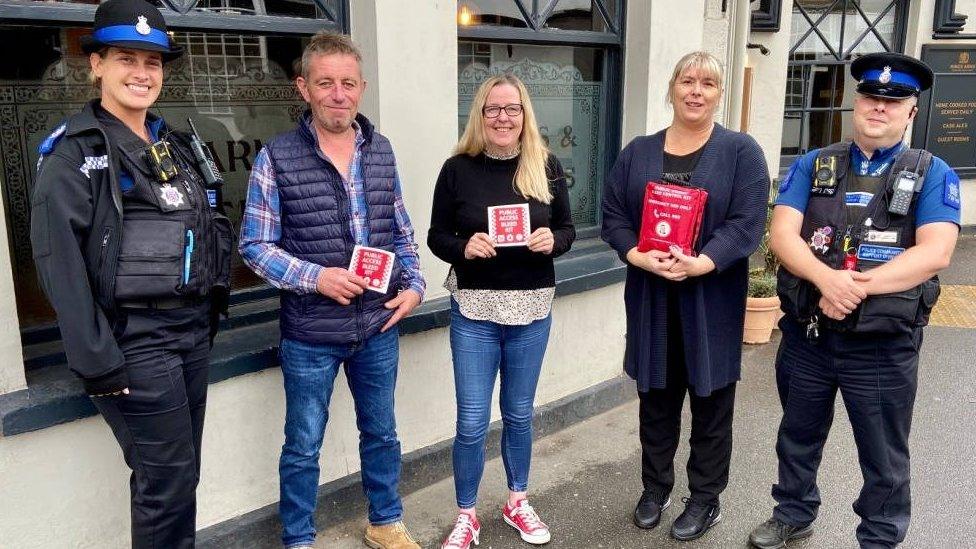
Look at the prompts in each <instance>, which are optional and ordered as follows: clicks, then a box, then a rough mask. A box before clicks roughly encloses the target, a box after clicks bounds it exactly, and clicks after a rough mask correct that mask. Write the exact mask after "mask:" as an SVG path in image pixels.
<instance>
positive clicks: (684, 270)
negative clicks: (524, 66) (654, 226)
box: [627, 246, 715, 282]
mask: <svg viewBox="0 0 976 549" xmlns="http://www.w3.org/2000/svg"><path fill="white" fill-rule="evenodd" d="M627 261H628V262H629V263H630V264H631V265H634V266H635V267H640V268H641V269H644V270H645V271H648V272H650V273H654V274H656V275H658V276H660V277H661V278H665V279H667V280H673V281H675V282H679V281H681V280H685V279H686V278H688V277H695V276H702V275H705V274H708V273H710V272H712V271H713V270H715V262H714V261H712V259H711V258H710V257H708V256H707V255H705V254H701V255H698V256H692V255H686V254H685V253H684V252H682V251H681V248H679V247H677V246H671V248H670V251H668V252H662V251H660V250H650V251H647V252H640V251H638V250H637V248H636V247H635V248H631V249H630V251H628V252H627Z"/></svg>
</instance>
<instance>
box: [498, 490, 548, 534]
mask: <svg viewBox="0 0 976 549" xmlns="http://www.w3.org/2000/svg"><path fill="white" fill-rule="evenodd" d="M502 516H503V518H504V519H505V522H506V523H508V525H509V526H511V527H512V528H515V529H516V530H518V531H519V535H520V536H522V540H523V541H525V542H527V543H531V544H533V545H542V544H543V543H549V539H550V538H551V537H552V536H551V535H550V534H549V527H548V526H546V523H544V522H542V519H540V518H539V515H537V514H536V513H535V509H533V508H532V506H531V505H529V502H528V501H527V500H524V499H523V500H519V502H518V503H517V504H516V505H515V507H509V505H508V502H506V503H505V507H504V508H502Z"/></svg>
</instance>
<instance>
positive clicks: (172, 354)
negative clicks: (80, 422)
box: [92, 304, 210, 549]
mask: <svg viewBox="0 0 976 549" xmlns="http://www.w3.org/2000/svg"><path fill="white" fill-rule="evenodd" d="M116 335H117V339H118V341H119V345H120V347H121V348H122V351H123V353H124V354H125V359H126V369H127V370H128V373H129V394H128V395H120V396H109V397H93V399H92V400H93V401H94V403H95V406H96V407H97V408H98V410H99V412H101V414H102V417H104V418H105V421H106V422H107V423H108V424H109V426H110V427H111V428H112V432H113V433H114V434H115V438H116V440H117V441H118V443H119V446H121V448H122V454H123V456H124V458H125V462H126V464H127V465H128V466H129V468H130V469H131V470H132V474H131V475H130V478H129V488H130V492H131V498H132V505H131V512H132V547H134V548H137V549H183V548H192V547H193V546H194V543H195V535H196V488H197V483H198V481H199V478H200V443H201V438H202V436H203V417H204V410H205V408H206V401H207V374H208V370H209V368H208V362H209V353H210V339H209V305H208V304H205V305H201V306H199V307H193V308H185V309H174V310H152V309H126V310H123V312H122V314H121V315H120V319H119V328H118V329H117V330H116Z"/></svg>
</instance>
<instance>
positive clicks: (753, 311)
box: [742, 205, 782, 344]
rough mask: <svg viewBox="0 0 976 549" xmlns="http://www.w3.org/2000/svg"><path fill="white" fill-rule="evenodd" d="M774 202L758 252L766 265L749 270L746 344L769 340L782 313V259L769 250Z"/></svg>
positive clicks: (769, 211) (744, 330)
mask: <svg viewBox="0 0 976 549" xmlns="http://www.w3.org/2000/svg"><path fill="white" fill-rule="evenodd" d="M772 211H773V208H772V205H770V206H769V208H768V209H767V213H766V231H765V232H764V233H763V237H762V240H761V241H760V243H759V249H758V250H757V254H758V255H760V256H761V257H762V260H763V265H762V266H761V267H758V268H755V269H751V270H750V271H749V293H748V297H747V298H746V319H745V327H744V329H743V333H742V341H743V343H750V344H759V343H769V339H770V337H771V336H772V333H773V327H774V326H775V325H776V322H777V321H778V320H779V318H780V316H782V313H781V312H780V308H779V296H777V295H776V270H777V269H779V261H778V260H777V259H776V255H775V254H773V252H772V251H771V250H770V249H769V221H770V219H771V217H772Z"/></svg>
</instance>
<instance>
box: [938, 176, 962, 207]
mask: <svg viewBox="0 0 976 549" xmlns="http://www.w3.org/2000/svg"><path fill="white" fill-rule="evenodd" d="M942 203H943V204H945V205H946V206H949V207H950V208H955V209H957V210H958V209H959V208H960V207H961V206H962V203H961V200H960V198H959V176H958V175H957V174H956V171H955V170H953V169H951V168H950V169H949V170H948V171H947V172H946V174H945V181H944V182H943V185H942Z"/></svg>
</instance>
